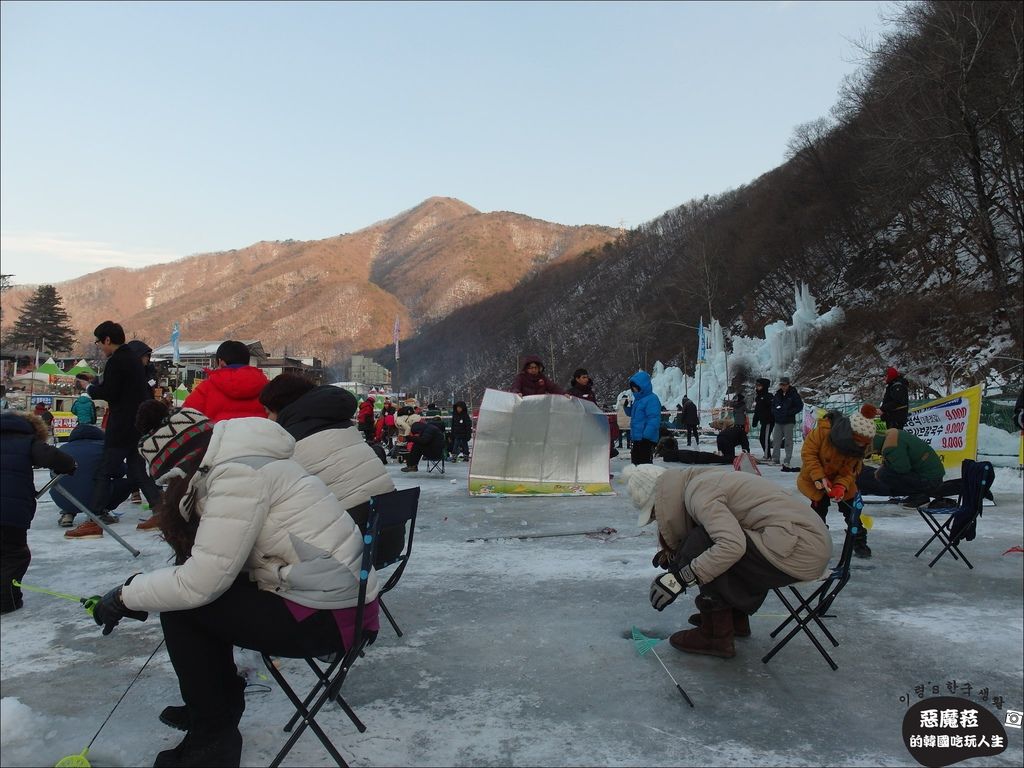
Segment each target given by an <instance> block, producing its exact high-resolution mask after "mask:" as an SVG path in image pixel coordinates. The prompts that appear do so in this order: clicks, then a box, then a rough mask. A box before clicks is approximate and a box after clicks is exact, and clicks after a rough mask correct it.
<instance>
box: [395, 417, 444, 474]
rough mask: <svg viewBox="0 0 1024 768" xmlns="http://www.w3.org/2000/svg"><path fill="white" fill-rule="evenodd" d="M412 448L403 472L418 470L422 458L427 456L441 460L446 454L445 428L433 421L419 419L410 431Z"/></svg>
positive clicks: (434, 459)
mask: <svg viewBox="0 0 1024 768" xmlns="http://www.w3.org/2000/svg"><path fill="white" fill-rule="evenodd" d="M408 439H409V442H411V443H412V449H411V450H410V451H409V455H408V456H407V457H406V466H404V467H402V471H403V472H418V471H419V463H420V459H421V458H423V457H424V456H426V457H427V458H428V459H431V460H432V461H440V459H441V458H442V457H443V456H444V429H442V428H441V427H439V426H437V424H434V423H433V422H431V421H417V422H416V423H415V424H413V425H412V427H411V431H410V432H409V438H408Z"/></svg>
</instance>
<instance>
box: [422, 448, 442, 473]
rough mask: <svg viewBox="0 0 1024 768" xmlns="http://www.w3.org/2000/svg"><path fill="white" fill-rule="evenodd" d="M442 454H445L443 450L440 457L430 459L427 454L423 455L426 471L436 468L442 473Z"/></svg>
mask: <svg viewBox="0 0 1024 768" xmlns="http://www.w3.org/2000/svg"><path fill="white" fill-rule="evenodd" d="M444 454H445V451H442V452H441V458H440V459H431V458H429V457H428V456H424V457H423V460H424V461H426V462H427V472H428V473H429V472H433V471H434V470H435V469H436V470H437V471H438V472H440V473H441V474H442V475H443V474H444Z"/></svg>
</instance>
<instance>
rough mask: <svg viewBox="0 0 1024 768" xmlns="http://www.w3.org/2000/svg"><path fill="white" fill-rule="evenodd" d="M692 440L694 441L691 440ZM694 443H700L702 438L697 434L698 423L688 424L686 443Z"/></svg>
mask: <svg viewBox="0 0 1024 768" xmlns="http://www.w3.org/2000/svg"><path fill="white" fill-rule="evenodd" d="M691 440H692V441H693V442H691ZM693 443H696V444H697V445H700V438H699V437H698V435H697V425H696V424H687V425H686V444H687V445H692V444H693Z"/></svg>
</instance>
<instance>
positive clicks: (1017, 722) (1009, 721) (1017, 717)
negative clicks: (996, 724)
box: [1004, 709, 1024, 728]
mask: <svg viewBox="0 0 1024 768" xmlns="http://www.w3.org/2000/svg"><path fill="white" fill-rule="evenodd" d="M1022 719H1024V712H1018V711H1017V710H1016V709H1008V710H1006V720H1005V721H1004V724H1005V725H1006V727H1007V728H1020V726H1021V720H1022Z"/></svg>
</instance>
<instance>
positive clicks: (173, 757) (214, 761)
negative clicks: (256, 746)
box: [153, 725, 242, 768]
mask: <svg viewBox="0 0 1024 768" xmlns="http://www.w3.org/2000/svg"><path fill="white" fill-rule="evenodd" d="M241 761H242V734H241V733H239V732H238V726H237V725H221V726H220V727H219V728H203V729H195V730H191V731H189V732H188V733H186V734H185V738H184V739H182V740H181V743H180V744H178V746H176V747H174V749H165V750H164V751H163V752H161V753H160V754H158V755H157V756H156V760H155V761H154V762H153V768H175V767H176V766H180V767H181V768H186V766H188V767H192V766H195V768H199V766H204V767H205V766H227V767H228V768H238V765H239V763H241Z"/></svg>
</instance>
